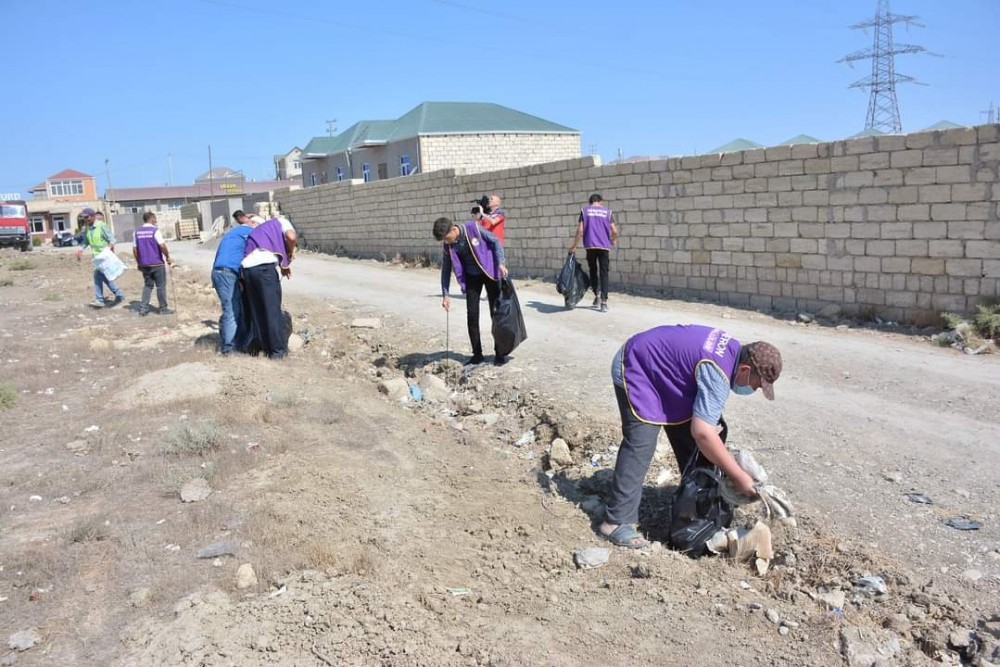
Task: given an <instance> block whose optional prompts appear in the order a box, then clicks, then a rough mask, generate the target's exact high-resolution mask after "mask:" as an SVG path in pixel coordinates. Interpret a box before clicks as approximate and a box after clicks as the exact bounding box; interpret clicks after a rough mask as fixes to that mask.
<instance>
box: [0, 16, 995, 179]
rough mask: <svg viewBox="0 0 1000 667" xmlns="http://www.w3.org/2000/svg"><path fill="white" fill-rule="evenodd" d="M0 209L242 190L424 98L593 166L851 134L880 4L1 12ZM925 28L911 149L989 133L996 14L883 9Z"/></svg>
mask: <svg viewBox="0 0 1000 667" xmlns="http://www.w3.org/2000/svg"><path fill="white" fill-rule="evenodd" d="M4 4H5V7H4V9H3V14H4V18H3V25H4V45H3V50H4V64H5V67H4V68H3V71H4V83H5V84H6V85H5V94H4V102H5V103H4V104H3V105H2V107H0V127H2V128H3V133H2V135H3V144H2V149H0V192H10V191H19V192H21V193H24V192H25V191H26V190H27V188H28V187H30V186H32V185H34V184H35V183H38V182H40V181H42V180H43V179H44V178H46V177H47V176H49V175H50V174H53V173H55V172H57V171H59V170H61V169H64V168H74V169H79V170H81V171H84V172H87V173H90V174H93V175H95V176H97V177H98V184H99V187H100V189H101V191H102V192H103V190H104V188H105V187H106V186H107V179H106V178H105V173H104V161H105V158H107V159H109V160H110V163H109V164H110V173H111V181H112V183H113V184H114V185H115V186H117V187H126V186H141V185H162V184H164V183H166V182H167V181H168V179H169V172H168V162H167V154H168V153H172V155H173V182H174V183H175V184H179V183H190V182H191V181H192V180H193V179H194V178H195V176H197V175H198V174H199V173H201V172H203V171H205V170H206V169H207V167H208V158H207V147H208V146H209V145H211V146H212V152H213V164H214V165H215V166H227V167H231V168H233V169H243V170H244V171H245V173H246V174H247V177H248V178H256V179H264V178H269V177H271V176H272V174H273V167H272V162H271V160H272V158H271V156H272V155H273V154H275V153H280V152H284V151H286V150H288V149H290V148H291V147H292V146H295V145H298V146H305V144H306V143H307V142H308V141H309V139H310V137H313V136H317V135H323V134H325V133H326V123H325V121H326V120H327V119H332V118H336V119H337V120H338V127H339V129H341V130H342V129H344V128H346V127H348V126H349V125H351V124H352V123H354V122H355V121H358V120H363V119H379V118H396V117H398V116H400V115H402V114H403V113H405V112H406V111H408V110H409V109H411V108H412V107H414V106H416V105H417V104H419V103H420V102H423V101H487V102H496V103H499V104H504V105H507V106H510V107H513V108H515V109H519V110H521V111H525V112H528V113H532V114H535V115H538V116H541V117H542V118H546V119H548V120H552V121H555V122H558V123H562V124H564V125H569V126H570V127H573V128H577V129H579V130H580V132H581V133H582V138H583V142H582V143H583V152H584V153H589V152H590V150H591V147H592V146H593V148H594V150H595V151H596V152H597V153H599V154H601V155H602V157H603V158H604V160H605V161H609V160H611V159H613V158H614V157H615V154H616V152H617V150H618V149H619V148H620V149H621V150H622V151H623V152H624V153H625V155H661V154H669V155H679V154H690V153H694V152H707V151H708V150H710V149H712V148H714V147H716V146H718V145H720V144H723V143H725V142H727V141H729V140H731V139H733V138H736V137H746V138H748V139H753V140H755V141H758V142H760V143H764V144H773V143H778V142H781V141H783V140H785V139H787V138H789V137H792V136H794V135H796V134H799V133H806V134H811V135H814V136H816V137H819V138H821V139H836V138H842V137H845V136H847V135H850V134H853V133H854V132H857V131H859V130H861V129H862V127H863V125H864V119H865V111H866V109H867V94H866V93H863V92H861V91H858V90H848V88H847V85H848V84H849V83H851V82H852V81H854V80H856V79H859V78H861V77H863V76H866V75H867V74H868V67H867V66H866V65H865V64H859V65H858V66H856V67H855V68H854V69H853V70H852V69H850V68H849V67H847V66H846V65H842V64H836V63H835V61H836V60H838V59H839V58H841V57H842V56H844V55H846V54H847V53H849V52H852V51H855V50H858V49H862V48H865V47H866V46H869V45H870V43H871V36H870V35H865V34H864V33H862V32H861V31H852V30H848V29H847V26H848V25H850V24H853V23H856V22H858V21H861V20H863V19H865V18H868V17H870V16H872V15H874V13H875V6H876V2H875V0H821V1H815V2H813V1H805V0H757V1H755V2H745V1H741V0H700V1H696V0H659V1H652V0H650V1H647V2H614V3H608V2H598V1H597V0H577V1H575V2H572V3H570V2H565V1H562V2H542V1H539V0H534V1H532V2H528V1H527V0H506V1H505V2H498V1H494V2H488V1H486V0H405V1H404V0H385V1H382V2H367V3H361V2H346V3H341V2H338V3H333V2H316V1H312V2H304V1H303V0H285V1H284V2H273V1H265V0H176V1H168V2H146V1H130V2H124V1H118V2H111V1H105V2H101V1H97V2H86V3H85V2H75V3H71V2H57V1H55V0H35V2H31V3H28V2H8V3H4ZM892 9H893V11H894V12H896V13H900V14H916V15H919V16H920V17H921V19H922V21H923V23H925V24H926V26H927V27H926V28H910V29H908V30H907V29H906V28H904V27H901V26H898V25H897V27H896V41H897V42H910V43H915V44H920V45H923V46H925V47H926V48H927V49H929V50H931V51H935V52H937V53H940V54H943V55H944V57H943V58H931V57H928V56H900V57H898V58H897V61H896V65H897V70H898V71H900V72H902V73H905V74H910V75H912V76H915V77H917V78H918V79H920V80H921V81H924V82H926V83H928V84H930V85H929V86H928V87H918V86H912V85H907V86H901V87H900V88H899V104H900V108H901V112H902V119H903V126H904V130H906V131H913V130H918V129H921V128H924V127H926V126H928V125H930V124H932V123H935V122H937V121H939V120H942V119H948V120H951V121H954V122H957V123H961V124H969V125H971V124H978V123H981V122H984V120H985V116H984V115H983V114H981V113H980V112H981V111H983V110H985V109H986V108H987V106H988V104H989V103H990V100H991V99H992V100H993V101H994V102H995V103H997V104H1000V76H998V74H997V73H998V72H1000V49H998V48H997V42H996V37H997V34H998V33H1000V1H998V0H948V2H942V1H941V0H893V3H892Z"/></svg>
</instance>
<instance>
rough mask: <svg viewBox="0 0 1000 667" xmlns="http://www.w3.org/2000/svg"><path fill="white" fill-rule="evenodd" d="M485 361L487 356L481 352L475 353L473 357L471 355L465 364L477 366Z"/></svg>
mask: <svg viewBox="0 0 1000 667" xmlns="http://www.w3.org/2000/svg"><path fill="white" fill-rule="evenodd" d="M484 361H486V357H484V356H483V355H481V354H474V355H472V356H471V357H469V360H468V361H466V362H465V365H466V366H476V365H478V364H481V363H483V362H484Z"/></svg>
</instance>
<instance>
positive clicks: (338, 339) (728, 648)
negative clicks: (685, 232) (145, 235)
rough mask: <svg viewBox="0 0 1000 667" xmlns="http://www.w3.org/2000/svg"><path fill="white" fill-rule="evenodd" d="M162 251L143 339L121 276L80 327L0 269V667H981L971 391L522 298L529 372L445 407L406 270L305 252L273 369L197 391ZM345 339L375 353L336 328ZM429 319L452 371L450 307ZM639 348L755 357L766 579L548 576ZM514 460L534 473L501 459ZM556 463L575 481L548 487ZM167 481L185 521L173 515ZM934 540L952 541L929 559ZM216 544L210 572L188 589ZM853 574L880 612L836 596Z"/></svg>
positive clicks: (205, 322)
mask: <svg viewBox="0 0 1000 667" xmlns="http://www.w3.org/2000/svg"><path fill="white" fill-rule="evenodd" d="M171 250H172V254H173V255H174V256H175V257H177V258H178V259H179V260H180V262H181V265H182V266H181V268H180V269H178V271H176V272H175V273H174V278H173V281H174V283H173V286H174V290H173V291H174V292H175V293H176V300H175V301H176V302H175V303H174V304H173V305H174V306H175V307H176V308H177V309H178V311H179V314H178V315H176V316H159V315H155V314H154V315H149V316H148V317H144V318H140V317H139V316H138V315H137V314H136V313H135V312H134V310H132V309H131V308H132V307H134V299H135V296H136V295H137V293H138V289H139V285H140V281H139V279H138V276H137V275H136V272H135V271H134V270H132V271H128V272H126V276H125V278H124V279H123V281H122V285H123V288H124V289H125V291H126V295H127V297H128V298H127V304H126V305H127V306H129V307H125V306H122V307H119V308H113V309H105V310H96V311H95V310H92V309H89V308H87V307H86V306H84V305H83V304H85V303H86V302H87V301H89V299H90V298H91V297H90V294H89V291H90V279H89V271H88V270H87V269H86V266H85V265H79V264H77V263H76V262H75V260H73V259H72V257H71V255H70V254H69V253H66V252H61V251H47V252H38V253H35V254H33V255H32V257H30V258H29V259H28V260H27V261H26V262H25V261H24V259H23V258H21V257H19V256H17V255H16V254H15V253H4V254H2V255H0V300H2V302H3V304H4V308H2V309H0V385H2V386H0V407H2V408H4V410H3V411H2V412H0V416H2V418H3V420H4V422H3V423H4V430H5V433H6V434H7V435H6V436H5V438H4V440H3V444H2V445H0V508H2V510H0V512H2V513H0V519H2V521H3V524H2V525H3V530H2V531H0V565H2V567H0V638H9V639H8V641H9V642H12V643H11V645H12V646H13V645H16V646H18V647H19V648H12V649H11V650H10V652H8V653H6V654H4V653H3V652H2V651H0V660H3V661H4V664H18V665H50V664H67V665H69V664H74V665H75V664H80V665H83V664H88V665H89V664H102V665H103V664H115V665H129V666H131V665H164V666H167V665H170V666H173V665H232V666H236V665H239V666H241V667H243V666H251V667H253V666H257V665H307V666H313V665H316V666H323V665H332V664H336V665H393V666H395V665H399V666H404V665H407V666H408V665H493V666H494V667H499V666H501V665H503V666H511V667H513V666H516V665H566V666H569V665H619V664H639V665H646V664H650V665H652V664H657V665H689V664H692V663H695V662H697V663H698V664H703V665H713V666H714V665H720V666H721V665H726V666H727V667H732V666H733V665H828V664H830V665H833V664H842V663H846V664H849V665H868V664H872V663H873V662H875V661H877V660H880V661H882V664H932V662H933V663H934V664H939V663H940V662H941V661H945V662H952V663H955V664H958V663H959V662H964V663H966V664H974V663H975V661H978V660H981V659H983V658H991V659H993V660H995V659H998V658H1000V616H998V615H997V612H998V611H1000V610H998V609H997V607H996V599H997V593H998V585H1000V577H998V575H1000V541H998V532H997V516H996V512H997V510H996V508H997V507H998V503H997V496H998V495H1000V494H998V485H997V482H996V481H995V480H996V477H997V475H996V473H997V467H998V465H1000V462H998V459H997V449H998V445H1000V443H998V441H997V433H998V432H1000V429H998V421H1000V416H998V414H997V413H998V411H997V409H996V406H997V405H1000V393H998V392H1000V364H998V360H997V359H996V358H991V357H966V356H964V355H961V354H959V353H957V352H955V351H954V350H950V349H940V348H937V347H934V346H933V345H932V344H931V343H929V342H928V341H927V340H926V339H924V338H921V337H918V336H906V335H900V334H898V333H893V332H889V331H880V330H875V329H863V328H856V327H855V328H847V329H837V328H834V327H832V326H829V327H827V326H819V325H808V326H803V325H799V324H791V323H787V322H783V321H780V320H777V319H775V318H772V317H769V316H765V315H760V314H754V313H746V312H742V311H736V310H732V309H727V308H721V307H717V306H711V305H704V304H686V303H679V302H675V301H663V300H656V299H646V298H639V297H627V296H619V295H613V296H612V300H611V307H612V310H611V312H610V313H609V314H606V315H602V314H600V313H597V312H595V311H593V310H590V309H588V308H581V309H577V310H574V311H564V310H563V309H562V307H561V300H560V298H559V297H558V295H556V294H555V291H554V289H553V287H552V285H551V284H546V283H540V282H538V281H519V283H518V285H519V294H520V298H521V302H522V304H524V305H525V312H526V316H527V318H528V321H527V325H528V331H529V336H530V338H529V340H528V342H527V343H525V345H524V346H523V347H522V348H520V349H518V350H517V352H516V354H515V357H516V358H515V359H514V360H513V361H512V362H511V363H510V364H508V365H507V366H504V367H502V368H493V367H491V366H487V367H478V368H477V369H475V370H473V371H472V372H468V373H465V374H461V373H459V372H457V369H454V368H453V367H452V366H450V365H448V364H442V363H438V360H440V358H441V352H442V350H443V348H444V340H445V335H444V333H445V332H444V324H445V318H444V313H443V312H442V311H441V309H440V306H439V297H438V296H437V292H438V287H437V286H438V274H437V272H436V271H434V270H430V269H414V268H404V267H402V266H391V265H386V264H380V263H374V262H359V261H350V260H345V259H338V258H332V257H326V256H319V255H313V254H310V253H304V254H303V255H302V256H301V258H300V259H299V260H297V261H296V263H295V264H294V265H293V266H294V277H293V279H292V280H291V281H290V282H285V283H284V285H285V288H286V300H285V304H286V307H287V308H288V309H289V310H290V311H291V312H292V314H293V317H294V321H295V329H296V331H297V332H298V334H299V335H300V336H301V338H302V342H304V346H303V347H302V349H300V350H298V351H296V352H295V353H293V354H292V355H291V356H290V357H289V358H288V359H287V360H285V361H283V362H281V363H280V364H275V363H272V362H269V361H267V360H265V359H251V358H245V357H235V358H220V357H217V356H216V355H214V353H213V345H214V344H215V341H216V334H215V330H214V327H215V323H214V320H215V318H216V317H217V303H216V300H215V297H214V294H213V293H212V291H211V289H210V287H209V286H208V284H207V283H208V270H207V269H208V266H209V264H210V262H211V259H212V252H211V250H210V249H209V248H206V247H204V246H197V245H194V244H185V243H175V244H171ZM126 253H127V250H126V251H125V252H121V251H120V254H122V255H125V254H126ZM172 298H173V297H172ZM362 315H374V316H377V317H379V318H380V319H381V321H382V323H383V325H384V326H383V327H382V328H381V329H355V328H352V327H351V322H352V320H353V319H354V318H356V317H358V316H362ZM486 317H487V316H486V314H485V313H484V315H483V321H484V323H485V321H486ZM451 319H452V322H451V336H450V339H451V341H452V345H451V347H452V350H453V351H457V352H458V353H461V354H465V353H467V352H468V349H467V345H468V344H467V342H466V341H465V333H464V322H463V320H464V310H463V307H462V306H461V304H460V303H459V304H457V305H456V307H455V308H454V310H453V312H452V315H451ZM664 322H704V323H708V324H716V325H719V326H721V327H724V328H726V329H728V330H730V331H732V332H733V333H734V334H735V335H737V336H738V337H741V338H743V339H746V340H750V339H758V338H759V339H765V340H769V341H771V342H773V343H774V344H776V345H777V346H778V347H779V348H780V349H781V350H782V352H783V353H784V356H785V371H784V374H783V376H782V378H781V380H780V381H779V383H778V384H777V385H776V390H777V394H778V400H777V401H775V402H773V403H770V402H767V401H765V400H764V399H763V398H762V397H760V396H759V395H757V396H754V397H751V398H748V399H740V398H734V399H733V400H732V401H731V404H730V409H729V411H728V413H727V419H728V420H729V422H730V426H731V435H732V437H733V439H734V441H735V442H738V443H741V444H745V445H748V446H750V447H751V448H753V449H754V450H755V451H757V452H758V455H759V458H761V460H762V461H763V462H764V464H765V465H766V466H767V467H768V469H769V471H770V473H771V475H772V477H773V478H774V480H775V481H776V482H777V483H778V484H779V485H780V486H782V487H784V488H785V489H786V490H787V491H788V492H789V494H790V496H791V497H792V500H793V501H794V503H795V506H796V509H797V512H798V516H799V518H800V529H799V530H798V531H797V532H796V533H787V534H786V533H778V534H776V547H777V548H778V557H777V558H776V560H775V562H774V564H773V566H772V569H771V571H770V572H769V573H768V574H767V575H766V576H764V577H760V576H757V575H756V574H754V573H752V572H751V571H750V569H749V568H748V567H747V566H746V565H740V564H734V563H731V562H728V561H723V560H720V559H701V560H697V561H694V560H691V559H688V558H686V557H683V556H680V555H678V554H675V553H672V552H670V551H667V550H665V549H662V548H659V549H654V550H653V551H651V552H650V553H633V552H628V551H623V550H613V551H612V552H611V554H610V560H609V562H608V564H607V565H606V566H604V567H602V568H600V569H596V570H586V569H577V568H576V567H575V566H574V563H573V556H572V553H573V550H574V549H577V548H580V547H588V546H603V544H602V543H601V542H600V541H599V540H598V539H597V538H596V537H595V536H594V535H593V533H592V528H591V526H592V520H593V519H594V517H595V516H597V515H599V512H600V509H599V508H600V502H601V501H602V500H603V499H604V498H605V497H606V495H607V492H608V475H609V471H610V468H611V466H613V463H614V449H613V448H614V446H615V445H617V441H618V437H619V436H618V434H617V417H616V414H615V409H614V403H613V397H612V393H611V390H610V381H609V379H608V365H609V363H610V359H611V356H612V355H613V353H614V351H615V349H616V348H617V347H618V346H619V345H620V344H621V342H622V341H623V340H624V339H625V338H626V337H627V336H628V335H630V334H631V333H634V332H635V331H638V330H641V329H643V328H646V327H649V326H653V325H656V324H660V323H664ZM487 341H488V338H487ZM486 345H487V347H488V346H489V343H488V342H486ZM404 376H405V377H408V378H409V381H410V382H416V381H421V382H423V381H425V380H428V379H433V378H438V379H439V380H441V379H443V380H444V381H445V382H446V385H447V386H446V388H445V389H444V395H442V396H437V397H432V396H431V395H430V394H429V393H428V395H426V396H425V397H424V400H422V401H420V402H414V401H402V402H401V401H399V400H395V399H391V398H388V397H387V396H386V395H384V394H383V393H380V389H379V385H380V383H384V382H388V383H391V382H392V381H397V382H398V381H400V380H402V378H404ZM432 384H433V383H432ZM10 389H13V393H12V392H11V391H10ZM385 389H386V390H388V391H391V389H390V388H389V386H388V385H386V386H385ZM8 399H9V400H8ZM525 433H531V434H532V435H533V436H534V437H535V442H534V443H532V444H527V445H521V446H518V445H517V444H515V443H516V442H517V441H518V440H519V439H521V437H522V435H523V434H525ZM556 435H558V436H560V437H563V438H565V439H566V440H567V441H569V443H570V446H571V447H572V457H573V459H574V462H573V465H570V466H568V467H565V468H563V469H561V470H559V471H558V472H554V471H552V470H550V469H549V463H548V461H547V457H546V451H547V449H548V446H549V443H550V442H551V441H552V439H553V437H555V436H556ZM670 468H672V462H671V457H670V456H669V455H668V456H665V457H663V458H658V459H657V461H656V464H655V465H654V467H653V470H652V472H651V476H650V484H649V485H648V487H647V488H646V489H645V490H644V503H645V505H644V506H645V509H644V511H643V516H642V521H643V528H644V529H646V530H649V531H651V534H653V535H654V536H658V535H661V534H662V529H663V508H664V507H665V503H666V502H667V499H668V498H669V493H670V487H669V486H667V487H664V488H657V487H656V486H655V485H654V484H652V479H653V478H655V477H656V476H657V474H658V473H659V471H660V470H661V469H670ZM194 482H197V483H198V484H197V485H196V486H195V488H196V489H198V488H200V489H203V490H207V491H209V492H210V495H208V497H203V496H201V495H199V496H197V497H198V498H200V499H198V500H191V499H190V497H188V500H189V501H190V502H182V501H181V496H182V495H184V494H185V493H190V487H189V485H190V484H192V483H194ZM184 490H187V491H184ZM910 491H919V492H921V493H923V494H925V495H927V496H929V497H930V498H931V499H932V500H933V502H934V504H933V505H919V504H914V503H912V502H910V501H909V500H907V498H906V497H904V494H905V493H907V492H910ZM954 516H968V517H970V518H973V519H977V520H979V521H980V522H981V523H982V528H981V529H980V530H978V531H972V532H960V531H957V530H955V529H953V528H949V527H947V526H945V525H944V523H943V521H944V520H945V519H947V518H950V517H954ZM213 543H214V544H215V545H216V546H217V547H219V545H221V547H219V548H221V549H222V550H223V551H229V552H231V553H232V555H226V554H223V555H220V556H218V557H208V558H199V557H198V552H199V550H201V549H203V548H205V547H207V546H208V545H210V544H213ZM241 566H243V567H242V568H241ZM247 567H252V569H253V570H254V571H255V575H256V576H255V577H254V578H253V579H247V578H246V572H243V573H242V574H240V572H238V569H241V570H242V569H243V568H247ZM868 574H872V575H878V576H881V577H883V579H884V580H885V582H886V584H887V586H888V593H886V594H884V595H876V596H872V595H869V594H866V593H864V592H862V591H860V590H859V589H858V588H857V587H856V583H857V582H858V580H859V579H860V578H861V577H862V576H864V575H868ZM838 594H839V595H841V596H842V597H841V598H840V599H839V601H837V600H836V596H837V595H838ZM830 595H832V596H834V599H833V602H831V601H830V599H828V598H826V597H824V596H830ZM27 645H31V646H30V647H29V648H24V649H23V650H20V648H21V647H25V646H27ZM981 664H986V663H981Z"/></svg>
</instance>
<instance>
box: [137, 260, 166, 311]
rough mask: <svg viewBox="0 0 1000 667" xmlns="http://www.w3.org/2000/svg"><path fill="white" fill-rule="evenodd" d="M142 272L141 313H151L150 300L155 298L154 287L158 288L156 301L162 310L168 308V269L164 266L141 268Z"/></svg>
mask: <svg viewBox="0 0 1000 667" xmlns="http://www.w3.org/2000/svg"><path fill="white" fill-rule="evenodd" d="M139 270H140V271H141V272H142V280H143V284H142V303H140V304H139V312H142V313H145V312H148V311H149V298H150V297H151V296H153V287H154V286H155V287H156V300H157V301H158V302H159V303H160V308H161V309H162V308H166V307H167V267H166V266H164V265H163V264H160V265H159V266H140V267H139Z"/></svg>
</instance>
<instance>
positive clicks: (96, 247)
mask: <svg viewBox="0 0 1000 667" xmlns="http://www.w3.org/2000/svg"><path fill="white" fill-rule="evenodd" d="M105 226H106V225H105V224H104V223H103V222H101V223H94V226H93V227H88V228H87V245H88V246H90V249H91V250H93V251H94V254H95V255H96V254H97V253H99V252H101V251H102V250H104V249H105V248H107V247H108V242H107V241H105V240H104V228H105Z"/></svg>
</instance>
